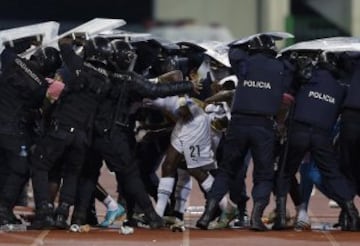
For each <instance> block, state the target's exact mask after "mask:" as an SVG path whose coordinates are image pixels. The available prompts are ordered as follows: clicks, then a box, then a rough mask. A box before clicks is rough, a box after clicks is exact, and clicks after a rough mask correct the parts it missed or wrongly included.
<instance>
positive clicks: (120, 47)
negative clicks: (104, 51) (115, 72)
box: [111, 40, 137, 71]
mask: <svg viewBox="0 0 360 246" xmlns="http://www.w3.org/2000/svg"><path fill="white" fill-rule="evenodd" d="M111 44H112V46H113V49H114V53H113V56H112V61H113V62H114V63H115V65H116V67H117V68H118V69H120V70H127V71H132V70H133V69H134V66H135V62H136V58H137V55H136V52H135V49H134V48H133V47H132V45H131V44H130V43H128V42H125V41H123V40H113V41H112V42H111Z"/></svg>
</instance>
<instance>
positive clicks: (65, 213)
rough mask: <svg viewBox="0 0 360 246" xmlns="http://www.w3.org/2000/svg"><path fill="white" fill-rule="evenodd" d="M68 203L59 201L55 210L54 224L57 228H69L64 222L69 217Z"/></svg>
mask: <svg viewBox="0 0 360 246" xmlns="http://www.w3.org/2000/svg"><path fill="white" fill-rule="evenodd" d="M69 209H70V204H69V203H66V202H61V203H60V204H59V206H58V207H57V209H56V211H55V226H56V227H57V228H59V229H69V225H68V223H67V222H66V221H67V219H68V217H69Z"/></svg>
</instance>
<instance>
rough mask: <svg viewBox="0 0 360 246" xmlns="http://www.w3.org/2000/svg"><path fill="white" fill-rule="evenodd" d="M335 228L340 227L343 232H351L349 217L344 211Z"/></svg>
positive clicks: (341, 212)
mask: <svg viewBox="0 0 360 246" xmlns="http://www.w3.org/2000/svg"><path fill="white" fill-rule="evenodd" d="M333 227H335V228H337V227H340V229H341V230H342V231H349V215H348V214H347V213H346V212H345V210H344V209H341V211H340V214H339V219H338V222H337V223H336V224H335V225H334V226H333Z"/></svg>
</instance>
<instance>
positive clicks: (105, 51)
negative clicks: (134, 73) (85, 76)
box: [84, 37, 114, 65]
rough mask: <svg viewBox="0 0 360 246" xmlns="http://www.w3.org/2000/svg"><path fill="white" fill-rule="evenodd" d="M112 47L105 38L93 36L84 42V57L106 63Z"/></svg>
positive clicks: (110, 55) (111, 52) (111, 53)
mask: <svg viewBox="0 0 360 246" xmlns="http://www.w3.org/2000/svg"><path fill="white" fill-rule="evenodd" d="M113 52H114V50H113V47H112V45H111V43H110V41H109V40H108V39H107V38H103V37H94V38H92V39H89V40H87V41H86V42H85V45H84V59H85V60H86V61H90V62H91V61H94V62H100V63H102V64H105V65H107V64H108V61H109V59H110V58H111V57H112V55H113Z"/></svg>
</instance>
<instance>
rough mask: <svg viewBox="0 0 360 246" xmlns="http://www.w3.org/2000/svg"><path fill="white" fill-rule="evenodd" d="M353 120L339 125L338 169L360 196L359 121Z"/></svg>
mask: <svg viewBox="0 0 360 246" xmlns="http://www.w3.org/2000/svg"><path fill="white" fill-rule="evenodd" d="M358 118H360V112H359V113H358ZM353 119H354V118H353ZM353 119H343V120H342V122H341V125H340V157H341V166H340V168H341V171H342V172H343V173H344V175H345V176H346V178H347V179H348V181H349V184H350V185H351V187H352V188H353V189H354V190H355V191H356V193H357V194H358V195H360V151H359V146H360V121H354V120H353Z"/></svg>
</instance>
